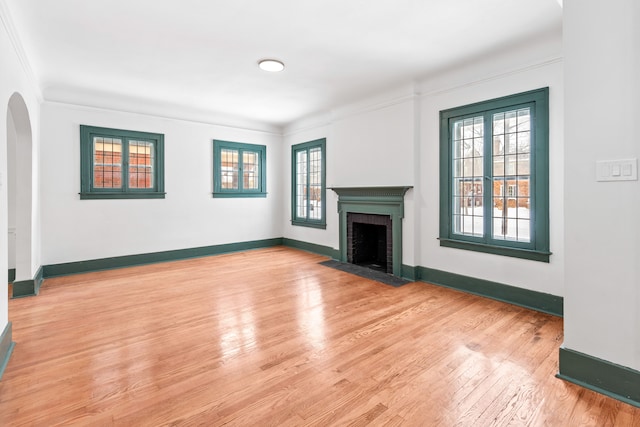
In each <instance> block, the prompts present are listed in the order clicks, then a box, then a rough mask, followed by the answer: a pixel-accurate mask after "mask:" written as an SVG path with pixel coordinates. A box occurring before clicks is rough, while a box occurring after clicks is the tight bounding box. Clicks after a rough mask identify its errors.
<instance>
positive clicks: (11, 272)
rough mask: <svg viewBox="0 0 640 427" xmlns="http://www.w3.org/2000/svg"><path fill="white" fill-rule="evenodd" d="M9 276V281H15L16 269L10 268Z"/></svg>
mask: <svg viewBox="0 0 640 427" xmlns="http://www.w3.org/2000/svg"><path fill="white" fill-rule="evenodd" d="M7 276H8V277H9V283H13V281H14V280H16V269H15V268H10V269H9V273H8V274H7Z"/></svg>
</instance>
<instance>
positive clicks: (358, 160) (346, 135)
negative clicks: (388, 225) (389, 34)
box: [283, 88, 415, 265]
mask: <svg viewBox="0 0 640 427" xmlns="http://www.w3.org/2000/svg"><path fill="white" fill-rule="evenodd" d="M414 109H415V105H414V95H413V93H412V92H411V88H399V89H397V90H394V91H392V92H387V93H384V94H381V95H378V96H375V97H373V98H370V99H367V100H363V101H362V102H360V103H357V104H353V105H347V106H344V107H342V108H340V109H337V110H334V111H333V112H332V113H331V114H330V115H327V116H318V117H315V118H312V119H307V120H308V121H310V123H311V124H309V122H308V121H306V122H299V123H296V124H294V125H293V126H291V127H289V128H288V129H287V130H286V134H285V138H284V140H285V143H284V147H285V148H284V153H283V159H284V161H286V162H287V163H286V164H287V166H288V167H287V169H286V170H285V171H284V175H285V176H284V177H283V181H284V194H286V195H287V196H286V200H285V211H284V212H285V218H284V221H283V223H284V237H287V238H290V239H295V240H301V241H304V242H309V243H314V244H317V245H323V246H328V247H331V248H334V249H336V250H338V249H339V246H340V244H339V217H338V210H337V202H338V197H337V195H336V194H335V193H334V192H333V191H331V190H330V189H329V188H330V187H371V186H412V185H413V183H414V160H413V159H414V157H413V156H414V132H415V130H414V123H415V120H414ZM318 138H327V146H326V149H327V154H326V155H327V171H326V173H327V176H326V182H327V229H326V230H318V229H311V228H308V227H301V226H292V225H291V196H290V195H291V146H292V145H295V144H300V143H303V142H307V141H312V140H314V139H318ZM413 219H414V215H413V205H412V196H411V192H410V193H408V195H407V203H406V204H405V219H404V223H403V263H404V264H409V265H413V263H414V241H413V239H412V236H413V235H414V229H413Z"/></svg>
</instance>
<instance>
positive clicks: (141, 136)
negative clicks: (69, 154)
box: [80, 125, 165, 199]
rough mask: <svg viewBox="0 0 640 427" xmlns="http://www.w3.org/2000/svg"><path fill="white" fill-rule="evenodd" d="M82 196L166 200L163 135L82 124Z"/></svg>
mask: <svg viewBox="0 0 640 427" xmlns="http://www.w3.org/2000/svg"><path fill="white" fill-rule="evenodd" d="M80 158H81V161H80V187H81V189H80V199H153V198H155V199H163V198H164V195H165V193H164V135H162V134H157V133H147V132H136V131H131V130H120V129H109V128H101V127H95V126H85V125H81V126H80Z"/></svg>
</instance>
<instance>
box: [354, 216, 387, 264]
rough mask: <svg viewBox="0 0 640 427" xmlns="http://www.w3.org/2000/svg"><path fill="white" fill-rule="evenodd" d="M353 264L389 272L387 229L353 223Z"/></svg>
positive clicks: (379, 226)
mask: <svg viewBox="0 0 640 427" xmlns="http://www.w3.org/2000/svg"><path fill="white" fill-rule="evenodd" d="M353 264H357V265H361V266H364V267H367V268H371V269H374V270H379V271H382V272H387V227H386V226H384V225H376V224H362V223H357V222H354V223H353Z"/></svg>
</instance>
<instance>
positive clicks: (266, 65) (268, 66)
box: [258, 59, 284, 73]
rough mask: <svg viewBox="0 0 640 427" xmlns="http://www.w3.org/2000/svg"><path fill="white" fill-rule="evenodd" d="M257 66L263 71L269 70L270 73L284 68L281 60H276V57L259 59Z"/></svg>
mask: <svg viewBox="0 0 640 427" xmlns="http://www.w3.org/2000/svg"><path fill="white" fill-rule="evenodd" d="M258 67H260V69H261V70H264V71H270V72H272V73H277V72H278V71H282V70H284V63H283V62H282V61H278V60H277V59H261V60H260V61H258Z"/></svg>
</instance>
